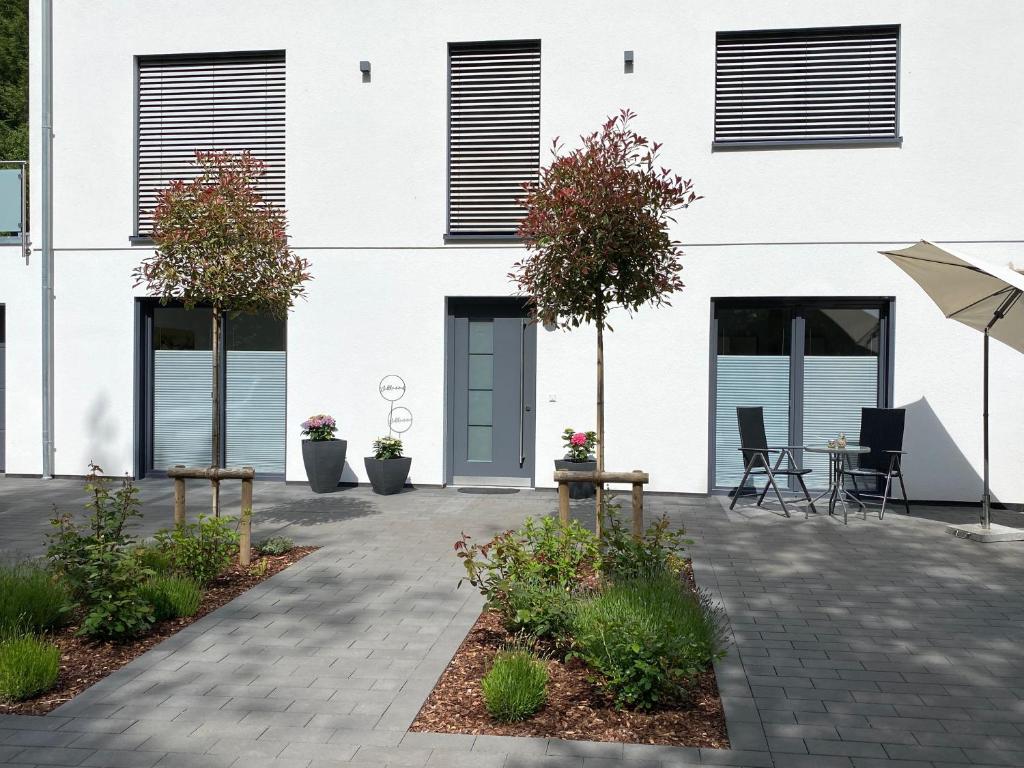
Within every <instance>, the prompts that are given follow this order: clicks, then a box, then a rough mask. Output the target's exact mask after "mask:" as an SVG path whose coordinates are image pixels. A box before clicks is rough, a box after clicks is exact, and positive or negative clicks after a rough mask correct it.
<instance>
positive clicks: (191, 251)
mask: <svg viewBox="0 0 1024 768" xmlns="http://www.w3.org/2000/svg"><path fill="white" fill-rule="evenodd" d="M195 165H196V167H197V168H198V171H199V172H198V175H197V176H196V177H195V178H194V179H192V180H190V181H182V180H178V181H172V182H171V183H170V184H169V185H168V186H167V188H166V189H165V190H164V191H163V192H161V194H160V196H159V198H158V200H157V207H156V211H155V213H154V217H153V242H154V244H155V245H156V249H155V251H154V252H153V254H152V255H151V256H148V257H147V258H145V259H143V261H142V263H141V264H139V266H138V267H136V268H135V270H134V271H133V273H132V274H133V277H134V278H135V285H136V286H145V288H146V290H147V291H149V292H150V293H151V294H153V295H155V296H158V297H159V298H160V302H161V303H162V304H167V303H168V302H170V301H180V302H181V303H182V304H183V305H184V306H185V308H186V309H192V308H194V307H195V306H196V305H197V304H202V305H204V306H209V307H210V309H211V313H212V321H211V322H212V358H213V389H212V392H211V395H212V403H213V433H212V445H211V449H212V466H215V467H217V466H220V456H221V429H220V425H221V421H222V409H223V404H222V402H221V397H220V393H221V378H222V376H223V372H222V370H221V365H220V356H221V349H222V346H223V334H224V316H225V314H227V313H231V314H234V313H241V312H245V313H249V314H266V315H271V316H273V317H276V318H281V319H283V318H285V317H286V316H287V314H288V310H289V309H291V307H292V305H293V304H294V302H295V299H297V298H298V297H300V296H303V295H304V294H305V282H306V281H307V280H309V279H310V274H309V271H308V270H309V262H308V261H307V260H306V259H303V258H301V257H299V256H297V255H295V254H294V253H293V252H292V251H291V250H290V249H289V247H288V236H287V233H286V229H287V220H286V217H285V212H284V210H282V209H281V208H278V207H276V206H274V205H272V204H270V203H268V202H266V201H264V200H263V199H262V198H261V197H260V194H259V192H257V184H258V182H259V180H260V179H261V178H262V177H263V175H264V174H265V172H266V168H265V166H264V164H263V162H262V161H260V160H258V159H257V158H255V157H253V156H252V154H250V153H249V152H244V153H242V154H240V155H236V154H231V153H229V152H196V156H195ZM217 496H218V494H217V486H216V484H215V485H214V511H215V513H216V512H217V511H218V507H219V499H218V498H217Z"/></svg>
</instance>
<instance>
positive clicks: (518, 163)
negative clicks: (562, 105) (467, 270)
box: [448, 40, 540, 238]
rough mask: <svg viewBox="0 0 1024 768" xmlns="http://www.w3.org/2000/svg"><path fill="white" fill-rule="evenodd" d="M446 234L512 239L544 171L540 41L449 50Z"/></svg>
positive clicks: (471, 45)
mask: <svg viewBox="0 0 1024 768" xmlns="http://www.w3.org/2000/svg"><path fill="white" fill-rule="evenodd" d="M448 73H449V74H448V236H449V237H450V238H459V237H466V238H503V237H514V236H515V233H516V229H517V228H518V227H519V222H520V221H521V220H522V218H523V216H524V214H525V211H524V209H523V208H521V207H520V206H519V203H518V200H519V199H520V198H521V197H522V196H523V182H528V181H534V180H536V178H537V173H538V170H539V167H540V41H539V40H516V41H511V42H496V43H452V44H450V45H449V46H448Z"/></svg>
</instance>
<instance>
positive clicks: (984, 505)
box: [981, 326, 991, 530]
mask: <svg viewBox="0 0 1024 768" xmlns="http://www.w3.org/2000/svg"><path fill="white" fill-rule="evenodd" d="M988 330H989V329H988V326H986V327H985V354H984V368H985V373H984V384H983V389H984V394H983V395H982V414H981V420H982V424H983V425H984V426H983V428H982V433H983V437H982V439H983V441H984V443H985V446H984V452H985V454H984V455H985V488H984V490H983V491H982V494H981V527H982V528H983V529H984V530H988V529H989V527H990V526H991V519H990V514H991V507H990V495H989V491H988Z"/></svg>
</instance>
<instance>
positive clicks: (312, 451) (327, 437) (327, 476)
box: [302, 413, 348, 493]
mask: <svg viewBox="0 0 1024 768" xmlns="http://www.w3.org/2000/svg"><path fill="white" fill-rule="evenodd" d="M337 429H338V425H337V422H335V420H334V417H333V416H328V415H327V414H326V413H318V414H316V415H315V416H310V417H309V418H308V419H306V420H305V421H304V422H302V434H303V436H305V437H306V439H305V440H303V441H302V463H303V464H305V465H306V478H307V479H308V480H309V487H310V488H312V489H313V492H314V493H330V492H331V491H333V490H335V489H337V487H338V481H339V480H341V473H342V470H344V468H345V450H346V449H347V448H348V442H347V441H345V440H338V439H337V438H335V437H334V433H335V432H336V431H337Z"/></svg>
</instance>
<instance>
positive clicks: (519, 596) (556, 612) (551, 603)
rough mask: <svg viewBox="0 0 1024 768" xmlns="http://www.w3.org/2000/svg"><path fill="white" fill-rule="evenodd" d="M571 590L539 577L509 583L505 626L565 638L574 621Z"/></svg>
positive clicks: (529, 632)
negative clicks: (553, 584) (540, 579)
mask: <svg viewBox="0 0 1024 768" xmlns="http://www.w3.org/2000/svg"><path fill="white" fill-rule="evenodd" d="M572 601H573V595H572V593H571V592H569V591H567V590H565V589H562V588H561V587H553V586H550V585H548V584H545V583H544V582H542V581H539V580H532V581H518V582H515V583H513V584H511V585H510V586H509V589H508V595H507V607H508V611H507V615H506V616H505V626H506V627H507V628H508V629H509V630H510V631H512V632H516V633H519V632H525V633H527V634H529V635H532V636H533V637H536V638H551V639H553V640H555V641H556V642H561V641H564V640H565V639H566V638H567V637H568V634H569V629H570V624H571V622H572Z"/></svg>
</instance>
